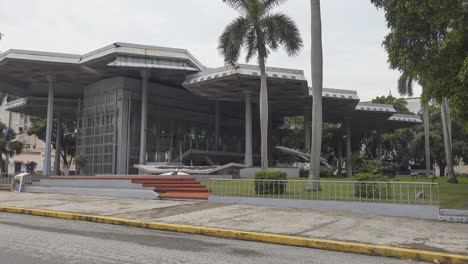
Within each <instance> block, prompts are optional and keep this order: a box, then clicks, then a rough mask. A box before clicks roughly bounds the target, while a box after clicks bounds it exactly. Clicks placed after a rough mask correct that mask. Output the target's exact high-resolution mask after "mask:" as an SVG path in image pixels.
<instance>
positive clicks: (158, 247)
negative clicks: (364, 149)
mask: <svg viewBox="0 0 468 264" xmlns="http://www.w3.org/2000/svg"><path fill="white" fill-rule="evenodd" d="M0 263H1V264H10V263H11V264H52V263H60V264H65V263H67V264H68V263H73V264H78V263H86V264H88V263H126V264H134V263H165V264H170V263H203V264H206V263H268V264H273V263H339V264H343V263H348V264H353V263H356V264H362V263H373V264H379V263H388V264H393V263H416V262H414V261H405V260H398V259H391V258H380V257H370V256H363V255H356V254H348V253H339V252H333V251H326V250H316V249H308V248H299V247H289V246H281V245H272V244H265V243H257V242H248V241H239V240H230V239H222V238H213V237H206V236H198V235H190V234H180V233H172V232H162V231H153V230H145V229H138V228H133V227H125V226H113V225H106V224H98V223H90V222H81V221H71V220H62V219H54V218H45V217H38V216H28V215H17V214H7V213H0Z"/></svg>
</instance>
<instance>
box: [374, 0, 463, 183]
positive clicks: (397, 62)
mask: <svg viewBox="0 0 468 264" xmlns="http://www.w3.org/2000/svg"><path fill="white" fill-rule="evenodd" d="M371 2H372V3H373V4H374V5H375V6H376V7H377V8H382V9H383V10H384V11H385V18H386V20H387V26H388V28H389V29H390V33H389V34H388V35H387V36H386V37H385V40H384V42H383V45H384V47H385V49H386V50H387V53H388V57H389V63H390V66H391V67H392V68H394V69H399V70H400V71H401V72H402V73H403V74H405V75H407V77H408V79H411V78H415V79H418V80H420V81H423V82H424V85H423V87H424V89H423V96H422V98H423V101H424V102H425V103H427V102H428V101H429V100H431V99H435V100H436V101H437V102H442V101H445V98H448V99H450V100H451V101H452V102H453V103H454V109H455V111H454V112H455V113H456V114H457V115H458V116H461V117H466V116H468V110H467V108H466V107H465V106H464V103H465V102H466V101H467V99H468V95H467V93H466V83H464V80H466V78H465V76H464V75H465V74H466V71H465V70H464V65H465V62H466V60H467V54H468V53H467V52H466V49H465V45H464V44H465V41H464V40H465V38H466V34H465V29H466V28H467V25H468V24H467V23H468V22H467V19H465V14H466V8H468V7H467V5H466V4H464V0H446V1H412V0H371ZM445 119H446V118H445V116H444V120H445ZM461 122H463V123H465V124H466V125H465V126H466V127H468V119H461ZM443 124H444V126H443V127H444V141H445V142H447V144H446V146H445V155H446V156H447V159H448V160H449V164H448V165H449V169H448V171H449V177H448V182H451V183H456V182H457V180H456V177H455V175H454V173H453V167H452V166H450V165H451V160H452V153H451V149H452V147H451V144H450V139H449V138H448V137H449V133H448V131H449V129H447V122H443Z"/></svg>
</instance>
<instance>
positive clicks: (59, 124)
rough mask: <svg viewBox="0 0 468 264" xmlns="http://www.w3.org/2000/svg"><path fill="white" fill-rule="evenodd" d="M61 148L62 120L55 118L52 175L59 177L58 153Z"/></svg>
mask: <svg viewBox="0 0 468 264" xmlns="http://www.w3.org/2000/svg"><path fill="white" fill-rule="evenodd" d="M61 146H62V118H61V117H59V118H57V131H56V136H55V163H54V174H55V175H60V151H61Z"/></svg>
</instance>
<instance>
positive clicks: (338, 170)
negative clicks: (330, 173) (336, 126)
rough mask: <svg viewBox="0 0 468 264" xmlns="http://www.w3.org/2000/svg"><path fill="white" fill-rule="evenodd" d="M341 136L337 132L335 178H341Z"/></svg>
mask: <svg viewBox="0 0 468 264" xmlns="http://www.w3.org/2000/svg"><path fill="white" fill-rule="evenodd" d="M342 139H343V136H342V134H341V132H338V139H337V142H336V152H337V153H336V155H337V161H338V163H337V174H336V176H338V177H341V176H342V175H341V168H342V167H343V146H342Z"/></svg>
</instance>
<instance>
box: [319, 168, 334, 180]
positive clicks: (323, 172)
mask: <svg viewBox="0 0 468 264" xmlns="http://www.w3.org/2000/svg"><path fill="white" fill-rule="evenodd" d="M334 171H335V168H334V167H330V168H328V167H325V166H320V177H333V172H334Z"/></svg>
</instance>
